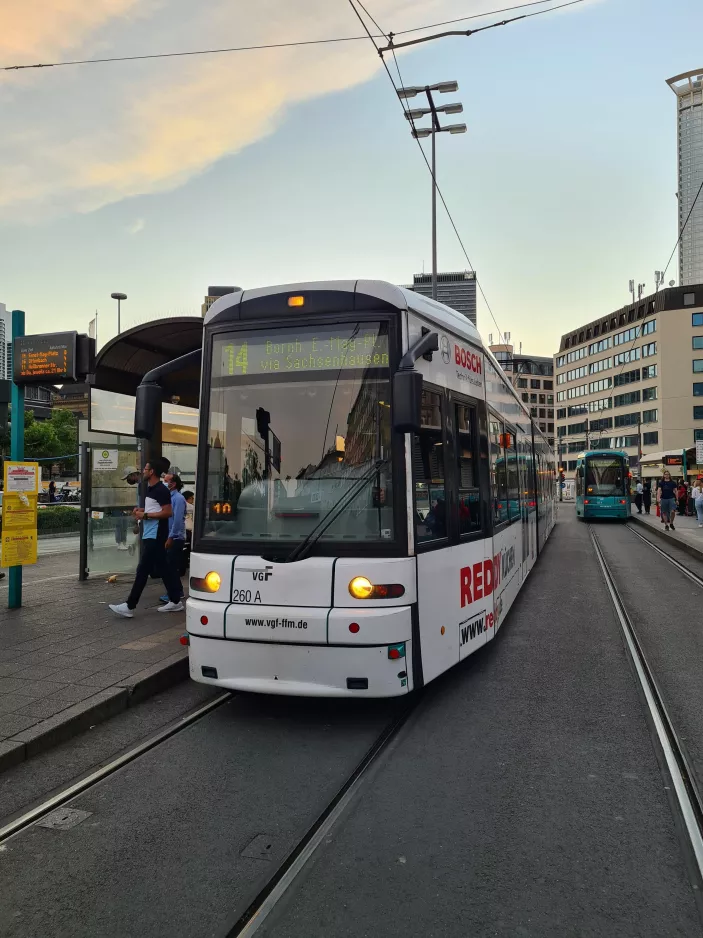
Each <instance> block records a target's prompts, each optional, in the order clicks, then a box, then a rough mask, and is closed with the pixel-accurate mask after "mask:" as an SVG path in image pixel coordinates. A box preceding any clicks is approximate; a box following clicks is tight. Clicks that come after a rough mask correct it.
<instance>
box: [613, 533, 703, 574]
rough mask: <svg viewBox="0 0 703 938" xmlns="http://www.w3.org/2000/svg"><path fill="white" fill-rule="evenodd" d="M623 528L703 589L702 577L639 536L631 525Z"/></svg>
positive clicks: (675, 545)
mask: <svg viewBox="0 0 703 938" xmlns="http://www.w3.org/2000/svg"><path fill="white" fill-rule="evenodd" d="M625 527H626V529H627V530H628V531H629V532H630V534H632V535H633V537H636V538H638V540H640V541H642V542H643V543H645V544H646V545H647V546H648V547H651V549H652V550H653V551H655V552H656V553H657V554H659V556H660V557H663V558H664V559H665V560H668V561H669V563H670V564H671V565H672V566H673V567H676V569H677V570H678V571H679V572H680V573H683V575H684V576H686V577H688V579H689V580H691V582H692V583H695V584H696V586H700V587H701V589H703V577H701V576H699V575H698V574H697V573H694V572H693V571H692V570H690V569H689V568H688V567H687V566H686V565H685V564H683V563H681V562H680V561H678V560H676V559H675V558H674V557H672V556H671V555H670V554H668V553H667V552H666V551H665V550H664V549H663V548H662V547H659V546H658V545H657V544H655V543H654V542H653V541H651V540H650V539H649V538H648V537H645V536H644V535H643V534H640V532H639V531H636V530H635V528H634V526H633V524H632V523H629V524H627V525H625ZM673 546H674V547H678V546H679V545H678V544H674V545H673Z"/></svg>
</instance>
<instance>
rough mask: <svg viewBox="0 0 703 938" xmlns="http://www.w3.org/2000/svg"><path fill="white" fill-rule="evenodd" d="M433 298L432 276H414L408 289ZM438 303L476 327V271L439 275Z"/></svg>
mask: <svg viewBox="0 0 703 938" xmlns="http://www.w3.org/2000/svg"><path fill="white" fill-rule="evenodd" d="M406 289H407V290H414V291H415V293H421V294H422V295H423V296H427V297H429V298H430V299H431V298H432V274H414V275H413V282H412V284H410V285H409V286H407V287H406ZM437 302H439V303H444V305H445V306H451V308H452V309H455V310H456V311H457V313H461V314H462V315H463V316H466V318H467V319H470V320H471V322H472V323H473V324H474V325H476V271H475V270H460V271H455V272H454V273H443V274H440V273H438V274H437Z"/></svg>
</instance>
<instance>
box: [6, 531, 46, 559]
mask: <svg viewBox="0 0 703 938" xmlns="http://www.w3.org/2000/svg"><path fill="white" fill-rule="evenodd" d="M36 562H37V532H36V530H35V531H24V530H20V531H15V530H10V531H7V530H5V528H4V527H3V529H2V552H1V555H0V566H3V567H21V566H24V565H25V564H28V563H36Z"/></svg>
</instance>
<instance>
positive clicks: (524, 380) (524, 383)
mask: <svg viewBox="0 0 703 938" xmlns="http://www.w3.org/2000/svg"><path fill="white" fill-rule="evenodd" d="M517 386H518V387H519V388H526V387H527V378H518V379H517Z"/></svg>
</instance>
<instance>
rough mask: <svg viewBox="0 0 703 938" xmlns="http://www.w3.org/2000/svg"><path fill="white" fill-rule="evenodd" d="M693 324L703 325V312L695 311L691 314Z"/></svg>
mask: <svg viewBox="0 0 703 938" xmlns="http://www.w3.org/2000/svg"><path fill="white" fill-rule="evenodd" d="M691 325H692V326H703V313H693V314H692V316H691Z"/></svg>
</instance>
